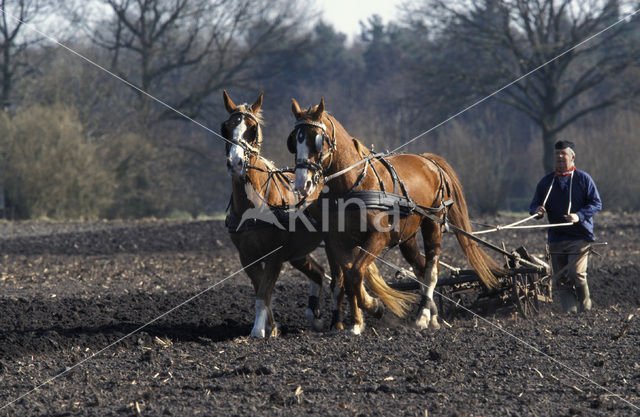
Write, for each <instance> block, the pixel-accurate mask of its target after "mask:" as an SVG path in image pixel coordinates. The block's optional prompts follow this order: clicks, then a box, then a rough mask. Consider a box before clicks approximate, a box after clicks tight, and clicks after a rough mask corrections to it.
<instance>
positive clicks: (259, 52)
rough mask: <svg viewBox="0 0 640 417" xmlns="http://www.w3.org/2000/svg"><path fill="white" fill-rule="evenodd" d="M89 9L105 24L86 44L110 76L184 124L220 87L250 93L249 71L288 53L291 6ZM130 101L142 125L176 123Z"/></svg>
mask: <svg viewBox="0 0 640 417" xmlns="http://www.w3.org/2000/svg"><path fill="white" fill-rule="evenodd" d="M95 4H96V5H98V6H100V8H99V9H97V10H102V14H103V16H106V17H105V18H104V19H102V20H101V21H99V22H98V24H97V25H86V26H87V29H88V30H90V31H91V40H92V42H93V43H94V44H96V45H98V46H100V47H102V48H104V49H105V50H107V51H108V52H109V54H110V67H111V69H112V70H113V71H114V72H115V73H117V74H118V75H119V76H120V77H122V78H123V79H125V80H127V81H128V82H130V83H131V84H132V85H135V86H136V87H138V88H140V90H142V91H144V92H146V93H149V94H151V95H153V96H156V97H158V98H161V99H162V100H163V101H164V102H166V103H167V104H169V105H171V106H172V107H174V108H176V109H178V110H180V111H181V112H183V113H185V114H187V115H188V116H190V117H198V116H201V115H203V114H204V113H205V111H206V110H205V107H206V106H207V104H208V99H209V98H210V97H211V95H212V94H213V93H216V92H218V91H219V90H220V89H221V88H223V87H225V88H229V87H230V86H240V87H247V86H254V85H253V84H254V83H255V77H256V71H255V68H256V66H257V65H258V64H259V63H260V62H262V61H263V60H264V58H265V57H266V56H269V55H273V54H275V53H276V52H278V51H280V50H282V49H283V48H285V46H291V44H290V42H288V41H289V38H291V37H292V36H293V33H294V32H293V30H294V24H295V19H294V17H295V16H296V13H297V12H296V10H297V7H295V5H296V4H295V2H293V1H291V0H279V1H267V0H258V1H250V0H240V1H238V0H95ZM94 12H95V10H94ZM277 70H278V68H277V66H276V67H265V68H262V71H261V72H260V77H262V78H263V79H264V78H265V77H268V76H269V75H270V74H273V73H275V72H276V71H277ZM136 94H137V95H138V97H139V105H140V107H139V110H141V111H142V115H143V117H144V118H145V119H147V120H150V121H151V122H153V121H157V120H162V119H171V118H176V117H177V115H176V113H175V112H173V111H171V110H167V109H163V110H162V111H160V112H156V111H152V107H151V106H150V103H151V102H150V101H149V100H148V97H146V95H145V94H143V93H141V92H140V91H136ZM215 98H216V99H217V98H218V97H217V95H216V96H215ZM216 103H217V101H216ZM156 109H157V107H156Z"/></svg>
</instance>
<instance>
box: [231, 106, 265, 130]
mask: <svg viewBox="0 0 640 417" xmlns="http://www.w3.org/2000/svg"><path fill="white" fill-rule="evenodd" d="M236 111H239V112H240V113H249V114H251V115H253V117H255V118H256V120H257V121H258V123H260V124H261V125H264V120H263V119H262V109H260V110H258V112H257V113H254V112H252V111H251V105H250V104H247V103H243V104H240V105H239V106H238V107H237V109H236Z"/></svg>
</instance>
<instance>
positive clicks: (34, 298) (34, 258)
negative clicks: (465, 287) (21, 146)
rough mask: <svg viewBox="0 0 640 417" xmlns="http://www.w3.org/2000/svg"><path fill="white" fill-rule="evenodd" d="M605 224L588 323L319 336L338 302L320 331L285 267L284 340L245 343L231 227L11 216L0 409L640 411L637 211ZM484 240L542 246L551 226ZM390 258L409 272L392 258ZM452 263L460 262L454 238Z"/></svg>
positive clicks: (576, 319) (246, 292)
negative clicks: (43, 220)
mask: <svg viewBox="0 0 640 417" xmlns="http://www.w3.org/2000/svg"><path fill="white" fill-rule="evenodd" d="M481 220H482V221H485V222H488V223H492V224H506V223H509V222H512V221H514V220H515V219H513V218H506V217H502V218H482V219H481ZM596 226H597V229H596V232H597V234H598V237H599V240H600V241H607V242H609V246H607V247H606V248H599V249H598V251H599V252H600V253H601V254H602V255H603V256H602V257H592V259H591V261H590V271H589V272H590V275H589V282H590V286H591V291H592V297H593V301H594V306H595V307H594V310H593V311H591V312H588V313H585V314H581V315H579V316H567V315H563V314H561V313H560V312H559V309H558V305H557V302H556V304H553V305H551V306H548V307H545V308H543V311H542V312H541V313H540V314H539V315H538V316H537V317H536V318H534V319H530V320H526V319H523V318H522V316H521V315H518V314H514V313H513V312H510V311H509V310H503V311H499V312H498V313H495V314H491V315H489V316H488V317H486V319H487V320H488V321H484V320H482V319H479V318H477V317H474V316H472V315H471V314H470V313H464V312H463V313H461V314H458V315H451V316H448V317H446V323H442V328H441V329H440V330H439V331H437V332H435V333H433V332H429V331H416V330H414V329H412V328H411V327H410V326H409V322H408V321H405V320H400V319H397V318H395V317H394V316H392V315H391V313H387V314H385V316H383V318H382V319H379V320H377V319H374V318H372V317H368V316H366V317H365V320H366V324H367V327H366V330H365V331H364V333H363V334H362V335H360V336H353V335H351V334H350V333H348V332H336V331H329V330H328V328H326V327H328V323H329V319H330V316H331V311H330V308H331V304H330V299H329V296H328V291H327V292H325V293H324V294H323V297H322V310H323V315H324V317H325V328H326V329H325V331H324V332H320V333H318V332H313V331H311V330H310V329H309V328H308V325H307V323H306V319H305V318H304V312H305V308H306V303H307V296H308V284H307V281H306V279H305V278H303V277H302V276H301V274H300V273H298V272H297V271H294V270H293V269H292V268H291V267H289V266H286V267H285V268H284V270H283V272H282V275H281V277H280V279H279V281H278V284H277V286H276V289H275V293H274V300H273V306H274V310H275V315H276V319H277V320H278V322H279V323H280V325H281V337H279V338H272V339H267V340H252V339H250V338H248V335H249V333H250V331H251V327H252V325H253V319H254V298H253V289H252V287H251V285H250V282H249V279H248V278H247V276H246V275H245V274H244V273H243V272H242V273H239V274H236V275H233V276H231V277H230V278H228V279H226V280H225V281H224V282H221V281H223V280H224V279H225V278H227V277H229V276H230V275H231V274H233V273H234V272H236V271H238V270H239V269H240V267H241V266H240V263H239V261H238V257H237V254H236V251H235V248H233V247H232V244H231V241H230V239H229V237H228V235H227V231H226V229H225V228H224V225H223V222H221V221H190V222H178V221H143V222H95V223H0V407H3V408H2V409H1V410H0V415H2V416H4V415H7V416H31V415H33V416H41V415H42V416H44V415H46V416H52V415H56V416H68V415H69V416H75V415H92V416H93V415H95V416H112V415H117V416H129V415H148V416H163V415H165V416H187V415H189V416H191V415H290V416H299V415H335V416H354V415H356V416H358V415H362V416H383V415H384V416H389V415H408V416H414V415H416V416H424V415H429V416H441V415H442V416H452V415H457V416H466V415H469V416H472V415H474V416H480V415H482V416H487V415H505V416H506V415H513V416H570V415H584V416H592V415H596V416H600V415H601V416H628V415H634V414H639V413H640V409H639V408H638V407H640V310H639V307H640V266H639V261H640V233H639V231H640V216H638V215H635V216H630V215H611V214H607V213H604V214H600V215H598V217H597V219H596ZM489 239H490V240H491V241H492V242H493V243H498V244H500V242H502V241H504V243H505V244H506V246H507V248H509V249H515V248H516V247H517V246H520V245H525V246H526V248H527V249H528V250H529V252H530V253H532V254H534V255H539V256H542V254H543V252H544V232H542V231H518V232H515V231H501V232H499V233H497V234H492V235H490V236H489ZM314 256H316V257H317V259H320V260H322V262H325V265H326V261H325V258H324V254H323V252H322V250H321V249H318V250H316V252H314ZM495 257H496V259H500V258H499V257H498V256H495ZM384 258H385V259H386V260H388V261H391V262H394V263H397V264H399V265H402V266H406V264H405V263H404V262H402V260H401V259H400V254H399V251H398V250H397V249H392V250H390V251H388V252H385V253H384ZM443 260H444V261H445V262H447V263H450V264H453V265H456V266H460V267H467V266H466V264H465V263H464V261H463V258H462V255H461V252H460V250H459V249H458V248H457V242H456V241H455V238H454V237H453V236H451V235H445V238H444V244H443ZM378 266H379V268H380V271H381V272H382V273H383V274H384V276H385V277H387V278H388V279H389V281H392V280H393V279H394V272H395V271H394V270H393V269H392V268H390V267H388V266H385V265H383V264H382V263H380V262H378ZM218 282H221V283H220V284H217V285H216V283H218ZM212 286H213V287H212ZM211 287H212V288H211ZM208 288H210V289H209V290H208V291H205V290H207V289H208ZM200 293H202V294H200ZM198 294H200V295H199V296H197V297H195V298H194V296H196V295H198ZM187 300H189V301H188V302H186V303H185V301H187ZM436 301H437V302H438V300H436ZM182 303H184V304H182ZM181 304H182V305H181ZM172 309H173V310H172ZM345 311H348V307H347V306H346V305H345ZM630 315H634V316H633V317H631V318H630ZM489 322H490V323H489ZM145 325H146V326H145ZM142 326H145V327H144V328H142V329H140V330H138V329H139V328H140V327H142ZM136 330H138V331H136ZM134 331H135V332H134ZM131 333H133V334H131ZM65 371H66V372H65ZM61 373H63V374H62V375H61V376H58V377H57V378H55V379H54V380H52V381H51V382H50V383H48V384H45V385H43V386H40V385H41V384H43V383H45V382H47V381H48V380H50V379H51V378H53V377H54V376H56V375H59V374H61ZM38 386H40V387H39V389H37V390H35V391H33V392H30V391H31V390H33V389H34V388H35V387H38ZM29 392H30V393H29ZM27 393H28V395H26V396H24V395H25V394H27ZM21 396H23V397H22V398H20V399H18V400H17V401H14V400H15V399H16V398H19V397H21ZM618 396H619V397H618ZM621 398H622V399H621ZM623 399H624V400H626V401H628V402H625V401H624V400H623ZM9 403H10V404H9ZM629 403H631V405H630V404H629Z"/></svg>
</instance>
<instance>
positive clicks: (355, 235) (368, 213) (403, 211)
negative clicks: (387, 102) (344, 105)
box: [287, 99, 502, 334]
mask: <svg viewBox="0 0 640 417" xmlns="http://www.w3.org/2000/svg"><path fill="white" fill-rule="evenodd" d="M292 111H293V114H294V116H295V118H296V124H295V128H294V130H293V131H292V132H291V134H290V136H289V138H288V142H287V146H288V148H289V151H290V152H292V153H295V154H296V171H295V188H296V190H298V191H299V192H300V193H302V194H303V195H309V194H312V193H314V192H316V190H317V188H319V187H318V185H319V184H320V182H321V181H322V182H325V181H326V185H325V187H324V188H323V193H322V194H321V196H320V198H321V199H326V200H328V202H329V203H328V204H324V206H325V207H330V208H331V210H329V215H328V216H327V217H328V218H329V225H328V226H326V228H327V229H328V233H327V236H326V237H325V241H326V242H327V248H331V250H332V252H333V253H332V255H333V257H334V258H335V260H336V262H338V264H339V265H340V266H341V268H342V269H343V271H344V274H345V277H344V286H345V291H346V293H347V297H348V301H349V304H350V306H351V311H352V312H353V314H354V328H353V332H354V333H356V334H358V333H360V332H361V331H362V328H363V325H364V323H363V319H362V316H361V314H360V311H359V309H358V308H357V307H358V306H360V307H362V308H363V309H364V310H365V311H367V312H369V313H374V314H375V313H379V309H380V307H381V306H380V305H379V303H378V302H377V300H375V299H372V298H371V297H369V296H368V295H367V294H366V292H364V291H363V289H362V285H361V283H362V277H363V273H364V271H366V270H367V268H368V267H369V265H370V264H371V263H372V262H373V261H374V260H375V259H376V257H377V256H378V255H379V254H380V253H381V251H382V250H383V249H384V248H386V247H388V246H393V245H399V246H400V250H401V252H402V254H403V256H404V258H405V259H406V260H407V261H408V262H409V264H410V265H411V266H412V267H413V268H414V271H415V272H416V275H417V276H418V277H419V279H420V280H421V281H422V282H423V283H424V284H425V286H424V287H425V290H424V293H423V300H422V305H421V308H420V310H419V312H418V316H417V318H416V320H415V324H416V326H417V327H418V328H429V327H430V328H432V329H438V328H439V327H440V325H439V324H438V320H437V314H438V312H437V308H436V305H435V303H434V302H433V292H434V289H435V286H436V283H437V279H438V278H437V277H438V270H439V263H438V259H439V256H440V243H441V240H442V233H443V229H444V228H446V225H447V224H452V225H454V226H457V227H458V228H460V229H462V230H464V231H466V232H469V231H470V230H471V227H470V224H469V217H468V212H467V206H466V202H465V199H464V195H463V192H462V185H461V184H460V181H459V179H458V178H457V176H456V174H455V172H454V171H453V169H452V168H451V167H450V166H449V164H448V163H447V162H446V161H445V160H444V159H443V158H441V157H439V156H437V155H434V154H422V155H415V154H398V155H393V156H386V157H381V156H379V157H374V156H373V155H371V152H370V151H369V149H367V148H366V147H365V146H364V145H363V144H362V143H361V142H360V141H358V140H357V139H355V138H353V137H352V136H351V135H349V134H348V133H347V131H346V130H345V129H344V127H342V125H341V124H340V123H339V122H338V121H337V120H336V119H335V118H334V117H333V116H331V115H329V114H327V113H326V112H325V111H324V99H322V100H321V101H320V104H319V105H317V106H315V107H313V108H309V109H307V110H306V111H302V110H301V109H300V106H299V105H298V103H297V102H296V100H295V99H293V100H292ZM363 160H364V162H363ZM358 162H360V165H358V166H357V167H355V168H353V169H349V168H351V167H353V165H354V164H356V163H358ZM343 170H346V172H342V171H343ZM333 174H336V175H334V176H333V177H331V175H333ZM329 177H330V178H329ZM327 178H329V179H328V181H327V180H326V179H327ZM392 190H393V191H392ZM345 199H346V201H345ZM451 201H453V204H451ZM350 204H351V205H355V206H356V208H357V210H349V209H348V207H347V206H349V205H350ZM390 214H392V215H390ZM316 215H319V214H318V213H316ZM323 215H326V214H323ZM418 230H420V232H421V235H422V239H423V243H424V249H425V254H426V256H423V255H421V254H420V251H419V248H418V243H417V239H416V236H417V233H418ZM456 237H457V239H458V242H459V243H460V245H461V247H462V249H463V250H464V253H465V255H466V257H467V260H468V261H469V263H470V264H471V265H472V266H473V268H474V269H475V270H476V272H477V273H478V275H479V276H480V278H481V280H482V282H483V283H484V284H485V285H486V286H487V287H493V286H494V285H495V284H496V278H495V276H494V273H498V272H501V271H502V270H501V268H500V267H499V266H498V265H497V264H496V263H495V262H494V261H493V260H492V259H491V258H489V256H488V255H487V254H486V253H485V252H484V251H482V250H481V249H480V248H479V247H478V245H477V244H476V243H475V242H474V241H473V240H471V239H469V238H468V237H467V236H465V235H463V234H460V233H456ZM373 291H374V293H375V294H376V295H377V296H379V297H380V298H381V299H382V301H383V302H384V304H386V305H387V307H389V308H390V309H391V310H392V311H393V312H394V313H396V314H398V315H400V316H404V315H406V313H407V303H408V302H410V301H411V298H409V297H408V296H407V294H406V293H398V292H395V293H392V292H388V291H386V289H385V293H384V294H381V293H380V292H379V291H380V289H378V291H377V290H376V289H373ZM381 295H382V296H381Z"/></svg>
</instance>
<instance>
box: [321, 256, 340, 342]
mask: <svg viewBox="0 0 640 417" xmlns="http://www.w3.org/2000/svg"><path fill="white" fill-rule="evenodd" d="M325 251H326V253H327V260H328V261H329V269H330V270H331V298H332V302H333V306H332V314H331V325H330V326H329V328H330V329H337V330H344V326H343V324H342V302H343V300H344V275H343V272H342V268H341V267H340V265H339V264H338V262H337V260H336V258H335V256H334V254H333V252H332V251H331V250H330V249H329V247H328V246H327V247H326V249H325Z"/></svg>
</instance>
